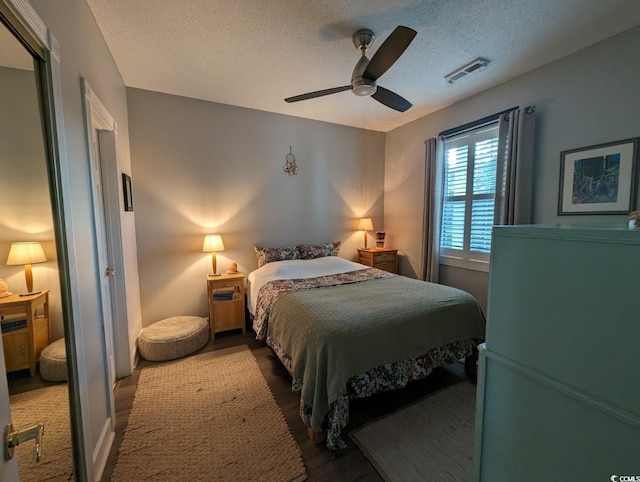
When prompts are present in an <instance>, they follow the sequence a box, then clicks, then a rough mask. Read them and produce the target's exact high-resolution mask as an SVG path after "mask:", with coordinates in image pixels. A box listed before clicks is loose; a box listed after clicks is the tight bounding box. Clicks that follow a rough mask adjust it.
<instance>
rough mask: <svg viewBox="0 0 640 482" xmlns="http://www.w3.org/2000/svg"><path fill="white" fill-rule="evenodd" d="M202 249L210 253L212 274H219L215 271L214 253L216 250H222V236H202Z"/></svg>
mask: <svg viewBox="0 0 640 482" xmlns="http://www.w3.org/2000/svg"><path fill="white" fill-rule="evenodd" d="M202 251H203V252H205V253H211V267H212V268H213V276H219V273H216V271H217V270H216V253H217V252H218V251H224V244H222V236H220V235H219V234H207V235H206V236H205V237H204V243H203V244H202Z"/></svg>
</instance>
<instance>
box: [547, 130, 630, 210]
mask: <svg viewBox="0 0 640 482" xmlns="http://www.w3.org/2000/svg"><path fill="white" fill-rule="evenodd" d="M638 139H639V138H634V139H626V140H623V141H617V142H610V143H608V144H599V145H596V146H590V147H583V148H580V149H572V150H569V151H563V152H561V153H560V193H559V196H558V215H576V214H629V212H630V211H633V210H635V200H636V184H637V182H636V177H637V176H636V169H637V156H638Z"/></svg>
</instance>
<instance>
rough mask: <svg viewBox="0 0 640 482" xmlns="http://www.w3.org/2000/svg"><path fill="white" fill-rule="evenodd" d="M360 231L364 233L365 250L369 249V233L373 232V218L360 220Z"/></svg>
mask: <svg viewBox="0 0 640 482" xmlns="http://www.w3.org/2000/svg"><path fill="white" fill-rule="evenodd" d="M358 231H364V249H367V231H373V221H372V220H371V218H360V220H359V221H358Z"/></svg>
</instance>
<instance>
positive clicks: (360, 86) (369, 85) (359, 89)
mask: <svg viewBox="0 0 640 482" xmlns="http://www.w3.org/2000/svg"><path fill="white" fill-rule="evenodd" d="M377 90H378V86H377V85H376V83H375V82H372V81H370V80H369V81H367V80H365V79H359V80H354V81H353V88H352V89H351V91H352V92H353V93H354V94H355V95H357V96H358V97H366V96H368V95H373V94H375V93H376V91H377Z"/></svg>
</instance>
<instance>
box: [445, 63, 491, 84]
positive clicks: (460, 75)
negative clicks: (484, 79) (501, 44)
mask: <svg viewBox="0 0 640 482" xmlns="http://www.w3.org/2000/svg"><path fill="white" fill-rule="evenodd" d="M488 66H489V61H488V60H487V59H483V58H482V57H478V58H477V59H475V60H472V61H471V62H469V63H468V64H466V65H463V66H462V67H460V68H459V69H456V70H454V71H453V72H451V73H450V74H447V75H445V76H444V80H445V81H446V83H447V85H453V84H455V83H456V82H459V81H460V80H462V79H464V78H465V77H467V76H468V75H471V74H473V73H475V72H480V71H481V70H484V69H486V68H487V67H488Z"/></svg>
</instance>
